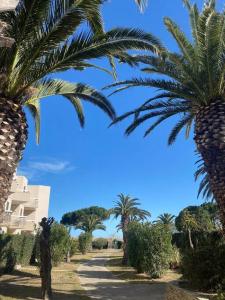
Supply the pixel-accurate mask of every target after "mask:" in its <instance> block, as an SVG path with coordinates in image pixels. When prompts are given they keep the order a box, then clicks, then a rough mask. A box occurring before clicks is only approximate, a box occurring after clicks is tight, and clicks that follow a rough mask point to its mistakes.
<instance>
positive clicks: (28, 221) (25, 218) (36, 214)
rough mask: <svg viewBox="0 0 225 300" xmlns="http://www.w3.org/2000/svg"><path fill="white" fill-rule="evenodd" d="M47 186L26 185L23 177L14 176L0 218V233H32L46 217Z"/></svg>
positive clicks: (48, 188) (48, 189) (48, 193)
mask: <svg viewBox="0 0 225 300" xmlns="http://www.w3.org/2000/svg"><path fill="white" fill-rule="evenodd" d="M49 198H50V187H49V186H38V185H37V186H36V185H28V180H27V178H26V177H24V176H15V177H14V179H13V182H12V186H11V191H10V195H9V198H8V200H7V202H6V203H5V212H4V214H3V215H2V216H0V232H4V233H11V234H20V233H22V232H28V233H34V234H35V232H36V230H37V228H38V224H39V222H40V221H41V219H42V218H43V217H48V208H49Z"/></svg>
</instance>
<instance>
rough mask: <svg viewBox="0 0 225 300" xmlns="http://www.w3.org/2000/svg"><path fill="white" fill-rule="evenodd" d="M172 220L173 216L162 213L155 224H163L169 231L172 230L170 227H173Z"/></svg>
mask: <svg viewBox="0 0 225 300" xmlns="http://www.w3.org/2000/svg"><path fill="white" fill-rule="evenodd" d="M174 219H175V216H174V215H171V214H168V213H164V214H161V215H159V216H158V220H156V221H155V222H156V223H159V224H163V225H165V226H166V227H168V228H169V229H172V227H173V226H174Z"/></svg>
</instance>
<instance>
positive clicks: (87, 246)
mask: <svg viewBox="0 0 225 300" xmlns="http://www.w3.org/2000/svg"><path fill="white" fill-rule="evenodd" d="M78 241H79V250H80V252H81V253H82V254H86V253H87V252H88V251H90V250H91V248H92V234H91V233H87V232H85V233H81V234H80V235H79V238H78Z"/></svg>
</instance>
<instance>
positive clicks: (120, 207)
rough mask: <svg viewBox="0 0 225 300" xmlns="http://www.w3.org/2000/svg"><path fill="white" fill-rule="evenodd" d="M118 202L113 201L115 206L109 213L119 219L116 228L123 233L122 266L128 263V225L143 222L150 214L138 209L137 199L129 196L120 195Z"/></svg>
mask: <svg viewBox="0 0 225 300" xmlns="http://www.w3.org/2000/svg"><path fill="white" fill-rule="evenodd" d="M118 197H119V200H117V201H115V206H114V208H112V210H111V213H112V214H113V215H114V216H115V218H116V219H117V218H119V217H120V224H119V225H118V228H119V229H121V230H122V232H123V250H124V255H123V261H122V262H123V264H124V265H127V263H128V246H127V244H128V235H127V232H128V225H129V223H130V222H131V221H135V220H136V221H144V220H146V218H147V217H150V216H151V214H150V213H149V212H148V211H146V210H143V209H140V208H139V207H138V206H139V205H140V203H139V201H138V199H137V198H131V197H130V196H129V195H124V194H120V195H118Z"/></svg>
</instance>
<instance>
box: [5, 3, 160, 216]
mask: <svg viewBox="0 0 225 300" xmlns="http://www.w3.org/2000/svg"><path fill="white" fill-rule="evenodd" d="M102 2H103V1H102V0H82V1H74V0H21V1H20V3H19V5H18V7H17V9H16V10H15V11H10V12H0V22H4V24H6V25H8V29H7V32H6V34H7V36H8V37H9V38H12V39H14V41H15V43H14V44H13V45H12V47H11V48H0V120H1V122H0V214H1V212H2V210H3V206H4V203H5V201H6V200H7V198H8V194H9V189H10V185H11V181H12V177H13V173H14V172H15V170H16V167H17V164H18V162H19V161H20V159H21V157H22V152H23V149H24V148H25V146H26V142H27V136H28V130H27V127H28V125H27V120H26V115H25V113H24V110H23V108H24V107H26V108H27V109H28V110H29V111H30V112H31V115H32V116H33V117H34V120H35V124H36V132H37V141H38V142H39V135H40V99H42V98H44V97H48V96H54V95H61V96H63V97H64V99H66V100H68V101H69V102H70V103H71V104H72V105H73V107H74V109H75V111H76V114H77V116H78V118H79V122H80V124H81V126H84V113H83V108H82V103H81V100H84V101H88V102H91V103H92V104H94V105H97V106H98V107H99V108H101V109H102V110H103V111H104V112H105V113H107V114H108V116H109V117H110V118H112V119H113V118H114V117H115V112H114V109H113V107H112V105H111V104H110V103H109V101H108V100H107V99H106V98H105V97H104V96H103V95H102V94H101V93H99V92H97V91H96V90H95V89H93V88H91V87H90V86H88V85H86V84H83V83H74V82H68V81H65V80H60V79H53V74H54V76H55V74H56V73H59V72H63V71H66V70H69V69H71V70H75V71H82V70H84V69H86V68H90V67H95V68H97V69H100V70H104V71H107V70H105V69H104V68H101V67H98V66H96V65H94V64H93V63H92V62H90V60H91V59H96V58H102V57H109V59H110V62H111V65H113V60H112V57H113V56H116V58H119V59H122V58H123V57H124V56H125V57H127V56H129V55H128V54H127V53H126V52H124V51H126V50H129V49H145V50H154V49H155V50H156V49H157V46H156V44H157V40H155V39H154V37H153V36H151V35H150V34H146V33H144V32H143V31H141V30H135V29H121V28H118V29H113V30H111V31H109V32H106V33H104V30H103V21H102V17H101V14H100V5H101V3H102ZM85 22H86V23H87V27H88V28H87V30H86V29H85V28H84V27H81V25H83V24H84V23H85ZM107 72H108V71H107ZM110 73H111V72H110ZM68 134H70V133H69V132H68Z"/></svg>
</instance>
